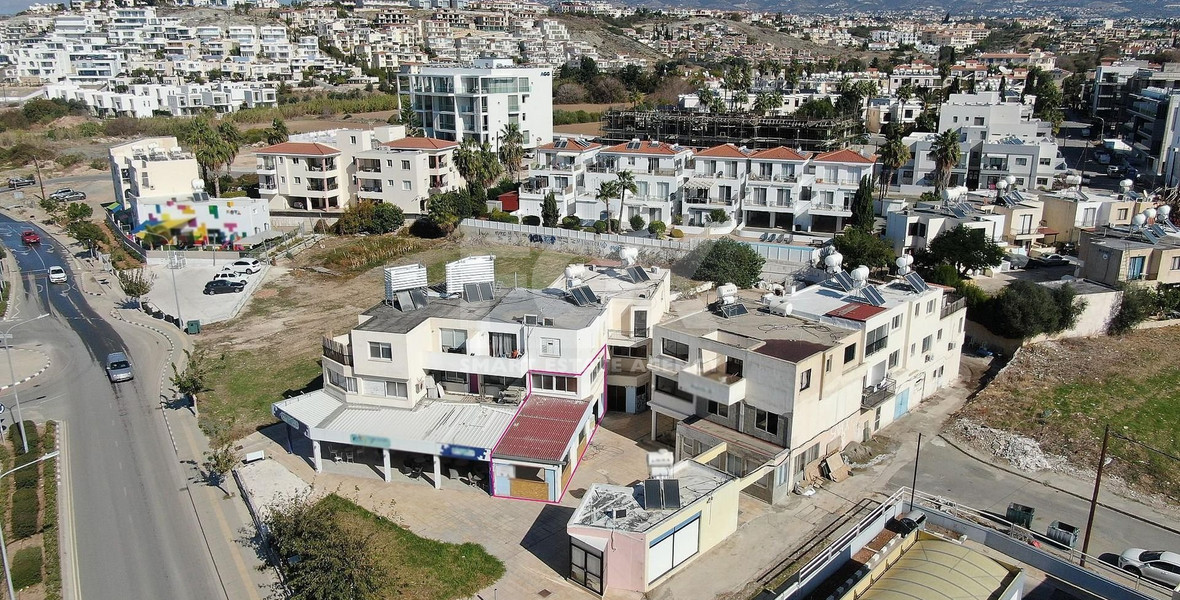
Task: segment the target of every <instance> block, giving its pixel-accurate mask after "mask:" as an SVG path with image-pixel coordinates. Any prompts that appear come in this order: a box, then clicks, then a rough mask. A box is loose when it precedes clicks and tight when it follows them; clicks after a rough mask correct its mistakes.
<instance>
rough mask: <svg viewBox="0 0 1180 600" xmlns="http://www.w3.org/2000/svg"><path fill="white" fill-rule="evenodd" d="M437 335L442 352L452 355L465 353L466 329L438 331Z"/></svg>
mask: <svg viewBox="0 0 1180 600" xmlns="http://www.w3.org/2000/svg"><path fill="white" fill-rule="evenodd" d="M438 335H439V338H441V341H442V351H443V352H451V353H454V354H466V353H467V330H466V329H439V330H438Z"/></svg>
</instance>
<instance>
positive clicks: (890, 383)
mask: <svg viewBox="0 0 1180 600" xmlns="http://www.w3.org/2000/svg"><path fill="white" fill-rule="evenodd" d="M895 393H897V382H896V381H894V380H893V379H891V378H889V377H886V378H885V379H883V380H881V383H878V384H876V385H871V386H869V387H867V388H865V389H864V392H863V393H862V394H861V396H860V407H861V408H862V409H864V410H869V409H871V408H876V407H877V406H878V405H879V404H881V403H882V402H884V401H886V400H888V399H889V398H891V397H893V395H894V394H895Z"/></svg>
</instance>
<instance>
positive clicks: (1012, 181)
mask: <svg viewBox="0 0 1180 600" xmlns="http://www.w3.org/2000/svg"><path fill="white" fill-rule="evenodd" d="M1004 181H1007V182H1008V185H1016V176H1015V175H1008V176H1007V177H1005V178H1004Z"/></svg>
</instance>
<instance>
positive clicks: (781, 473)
mask: <svg viewBox="0 0 1180 600" xmlns="http://www.w3.org/2000/svg"><path fill="white" fill-rule="evenodd" d="M790 465H791V463H789V462H786V461H783V462H782V464H780V465H778V466H776V467H775V468H774V487H779V486H782V485H787V477H789V476H790V472H789V471H787V468H788V467H790Z"/></svg>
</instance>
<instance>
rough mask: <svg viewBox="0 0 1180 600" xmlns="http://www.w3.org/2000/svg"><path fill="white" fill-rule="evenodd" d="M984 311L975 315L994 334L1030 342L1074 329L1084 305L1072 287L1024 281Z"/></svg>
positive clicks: (1008, 290) (1009, 285)
mask: <svg viewBox="0 0 1180 600" xmlns="http://www.w3.org/2000/svg"><path fill="white" fill-rule="evenodd" d="M984 308H985V310H981V311H978V312H977V315H976V316H977V317H980V319H981V321H980V322H981V323H982V324H983V325H984V326H985V327H987V328H988V330H990V331H991V332H992V333H995V334H997V335H1002V336H1004V337H1008V338H1014V339H1027V338H1030V337H1033V336H1036V335H1040V334H1042V333H1048V334H1052V333H1059V332H1062V331H1065V330H1066V329H1069V328H1070V327H1073V326H1074V325H1075V324H1076V323H1077V319H1078V316H1079V315H1080V314H1081V311H1082V309H1084V308H1085V303H1084V302H1081V301H1079V300H1077V291H1076V290H1075V289H1074V288H1073V286H1072V285H1069V284H1066V285H1062V286H1059V287H1055V288H1048V287H1046V286H1044V285H1040V284H1037V283H1033V282H1031V281H1027V280H1023V279H1022V280H1017V281H1013V282H1012V283H1010V284H1008V286H1007V287H1005V288H1004V289H1003V290H1001V291H1000V293H998V294H996V295H995V296H993V297H992V298H991V299H990V300H988V301H987V302H986V304H985V307H984ZM973 318H974V317H973Z"/></svg>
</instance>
